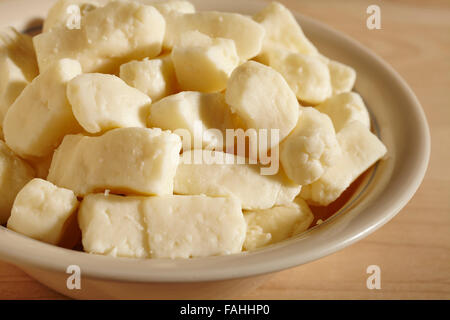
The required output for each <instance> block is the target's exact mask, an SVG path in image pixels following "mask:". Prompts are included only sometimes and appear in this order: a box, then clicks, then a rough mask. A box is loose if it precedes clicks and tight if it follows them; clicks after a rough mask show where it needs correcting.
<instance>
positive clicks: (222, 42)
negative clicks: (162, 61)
mask: <svg viewBox="0 0 450 320" xmlns="http://www.w3.org/2000/svg"><path fill="white" fill-rule="evenodd" d="M185 35H186V38H184V39H183V40H182V41H180V43H179V44H177V45H175V46H174V47H173V50H172V60H173V65H174V67H175V73H176V76H177V79H178V83H179V84H180V88H181V89H182V90H193V91H201V92H218V91H222V90H224V89H225V88H226V86H227V80H228V78H229V77H230V74H231V72H232V71H233V70H234V68H236V67H237V66H238V64H239V57H238V55H237V51H236V45H235V42H234V41H233V40H231V39H225V38H210V37H208V36H206V35H203V34H201V33H199V32H192V33H186V34H185Z"/></svg>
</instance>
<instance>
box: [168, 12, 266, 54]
mask: <svg viewBox="0 0 450 320" xmlns="http://www.w3.org/2000/svg"><path fill="white" fill-rule="evenodd" d="M166 23H167V29H166V35H165V37H164V48H165V49H166V50H171V49H172V48H173V47H174V46H175V45H176V44H177V43H179V42H180V41H182V40H183V38H184V37H185V34H186V33H188V32H192V31H198V32H201V33H203V34H205V35H207V36H210V37H212V38H226V39H231V40H234V42H235V45H236V51H237V54H238V56H239V58H240V60H241V61H245V60H248V59H251V58H253V57H255V56H256V55H258V54H259V53H260V51H261V48H262V43H263V39H264V35H265V31H264V28H263V27H262V26H261V25H260V24H258V23H256V22H255V21H253V20H252V19H251V18H248V17H246V16H243V15H241V14H237V13H227V12H216V11H202V12H196V13H188V14H176V15H170V16H167V17H166Z"/></svg>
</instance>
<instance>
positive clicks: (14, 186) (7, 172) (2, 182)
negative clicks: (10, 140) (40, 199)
mask: <svg viewBox="0 0 450 320" xmlns="http://www.w3.org/2000/svg"><path fill="white" fill-rule="evenodd" d="M33 178H34V170H33V168H32V167H31V166H30V165H29V164H28V163H27V162H25V161H24V160H22V159H20V158H19V157H18V156H16V155H15V154H14V152H12V151H11V150H10V149H9V148H8V146H7V145H6V144H5V143H4V142H3V141H1V140H0V195H1V196H0V224H4V223H6V221H7V220H8V218H9V216H10V214H11V208H12V206H13V203H14V199H15V198H16V195H17V193H18V192H19V191H20V190H21V189H22V188H23V186H24V185H25V184H27V183H28V181H30V180H31V179H33Z"/></svg>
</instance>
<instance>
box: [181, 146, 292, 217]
mask: <svg viewBox="0 0 450 320" xmlns="http://www.w3.org/2000/svg"><path fill="white" fill-rule="evenodd" d="M299 191H300V187H299V186H298V185H296V184H292V183H290V182H287V179H286V177H285V176H284V174H283V172H281V171H280V172H279V173H278V174H277V175H273V176H268V175H261V172H260V167H259V166H258V165H252V164H248V159H245V158H242V157H239V156H235V155H232V154H229V153H223V152H218V151H215V152H212V151H209V150H195V151H187V152H184V153H183V154H182V157H181V163H180V165H179V166H178V170H177V173H176V176H175V182H174V193H176V194H183V195H200V194H205V195H208V196H212V197H221V196H226V197H230V196H232V197H236V198H238V199H239V200H240V201H241V203H242V208H243V209H247V210H252V209H267V208H271V207H273V206H274V205H277V204H284V203H286V202H290V201H292V200H293V199H294V198H295V196H296V195H297V194H298V193H299Z"/></svg>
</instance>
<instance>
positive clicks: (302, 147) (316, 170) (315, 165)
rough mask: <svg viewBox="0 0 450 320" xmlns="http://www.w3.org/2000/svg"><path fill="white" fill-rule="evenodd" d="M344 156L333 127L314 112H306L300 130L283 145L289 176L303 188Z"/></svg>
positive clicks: (326, 117) (302, 117) (282, 157)
mask: <svg viewBox="0 0 450 320" xmlns="http://www.w3.org/2000/svg"><path fill="white" fill-rule="evenodd" d="M339 155H340V147H339V144H338V141H337V139H336V133H335V131H334V127H333V123H332V122H331V120H330V118H329V117H328V116H327V115H326V114H323V113H320V112H319V111H317V110H316V109H314V108H311V107H307V108H302V112H301V113H300V117H299V119H298V124H297V127H296V128H295V129H294V130H293V131H292V133H291V134H290V135H289V136H288V137H287V138H286V140H285V141H283V143H282V144H281V145H280V162H281V165H282V166H283V169H284V170H285V172H286V175H287V176H288V177H289V178H290V179H291V180H292V181H295V182H296V183H298V184H300V185H307V184H310V183H312V182H314V181H316V180H317V179H319V178H320V177H321V176H322V175H323V174H324V172H326V170H327V169H328V168H329V167H331V166H332V165H333V163H334V162H335V161H336V160H337V158H338V157H339Z"/></svg>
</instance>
